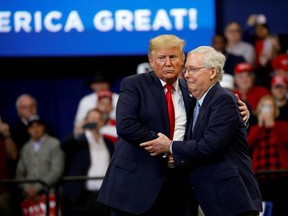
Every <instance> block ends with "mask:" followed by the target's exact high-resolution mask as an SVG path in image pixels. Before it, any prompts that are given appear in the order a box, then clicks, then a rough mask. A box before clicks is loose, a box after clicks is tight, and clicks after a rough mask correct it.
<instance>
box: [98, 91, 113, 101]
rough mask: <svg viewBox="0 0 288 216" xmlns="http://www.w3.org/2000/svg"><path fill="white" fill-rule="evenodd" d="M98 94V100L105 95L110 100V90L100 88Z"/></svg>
mask: <svg viewBox="0 0 288 216" xmlns="http://www.w3.org/2000/svg"><path fill="white" fill-rule="evenodd" d="M97 94H98V101H100V100H101V99H102V98H104V97H107V98H109V99H110V100H112V92H111V91H108V90H101V91H99V92H97Z"/></svg>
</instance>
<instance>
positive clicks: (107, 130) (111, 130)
mask: <svg viewBox="0 0 288 216" xmlns="http://www.w3.org/2000/svg"><path fill="white" fill-rule="evenodd" d="M112 96H113V93H112V92H110V91H107V90H102V91H100V92H98V104H97V108H98V109H99V110H101V111H102V113H103V116H104V118H105V124H104V125H103V127H101V129H100V133H101V134H102V135H103V136H104V137H105V138H107V139H110V140H111V141H112V142H113V143H114V144H115V143H116V141H117V138H118V135H117V130H116V119H112V118H111V117H110V113H111V112H112V110H113V102H112V100H113V98H112Z"/></svg>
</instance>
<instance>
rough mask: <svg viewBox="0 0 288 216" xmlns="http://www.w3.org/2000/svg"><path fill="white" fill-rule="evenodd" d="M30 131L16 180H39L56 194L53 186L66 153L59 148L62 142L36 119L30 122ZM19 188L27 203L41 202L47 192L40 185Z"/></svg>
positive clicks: (28, 184) (26, 184)
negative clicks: (42, 195)
mask: <svg viewBox="0 0 288 216" xmlns="http://www.w3.org/2000/svg"><path fill="white" fill-rule="evenodd" d="M27 130H28V133H29V135H30V139H29V141H28V142H26V143H25V144H24V146H23V147H22V149H21V151H20V157H19V161H18V163H17V168H16V178H20V179H40V180H42V181H43V182H45V183H46V184H47V185H48V186H49V188H50V192H51V193H52V194H53V192H54V186H55V184H56V183H57V182H58V181H59V180H60V178H61V177H62V175H63V170H64V153H63V151H62V149H61V148H60V141H59V140H58V139H57V138H55V137H52V136H51V135H49V134H47V133H46V126H45V123H44V122H43V121H42V120H41V119H40V118H39V116H37V115H34V116H31V117H30V118H29V121H28V125H27ZM20 186H21V189H22V191H23V195H24V198H25V199H31V200H39V199H40V196H41V194H42V193H43V192H44V186H43V185H42V184H40V183H25V184H21V185H20Z"/></svg>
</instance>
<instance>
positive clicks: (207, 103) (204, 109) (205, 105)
mask: <svg viewBox="0 0 288 216" xmlns="http://www.w3.org/2000/svg"><path fill="white" fill-rule="evenodd" d="M219 88H220V85H219V83H216V84H215V85H214V86H213V87H212V88H211V89H210V90H209V92H208V93H207V95H206V96H205V98H204V101H203V103H202V105H201V107H200V111H199V115H198V118H197V121H196V123H195V127H194V130H193V132H192V127H191V133H192V139H194V138H195V137H196V134H197V132H198V129H199V126H200V124H201V121H202V120H203V118H204V117H205V114H206V112H207V109H208V107H209V106H210V102H211V100H212V98H213V96H214V95H215V93H216V91H217V90H218V89H219Z"/></svg>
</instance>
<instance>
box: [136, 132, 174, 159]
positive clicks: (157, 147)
mask: <svg viewBox="0 0 288 216" xmlns="http://www.w3.org/2000/svg"><path fill="white" fill-rule="evenodd" d="M157 135H158V138H156V139H154V140H150V141H147V142H144V143H141V144H140V146H141V147H144V149H145V150H146V151H148V152H149V153H150V155H151V156H157V155H160V154H163V155H165V156H166V155H167V157H168V163H169V164H173V163H174V159H173V156H172V154H171V153H170V151H169V148H170V145H171V143H172V140H170V139H169V138H168V137H167V136H165V135H164V134H162V133H158V134H157Z"/></svg>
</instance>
